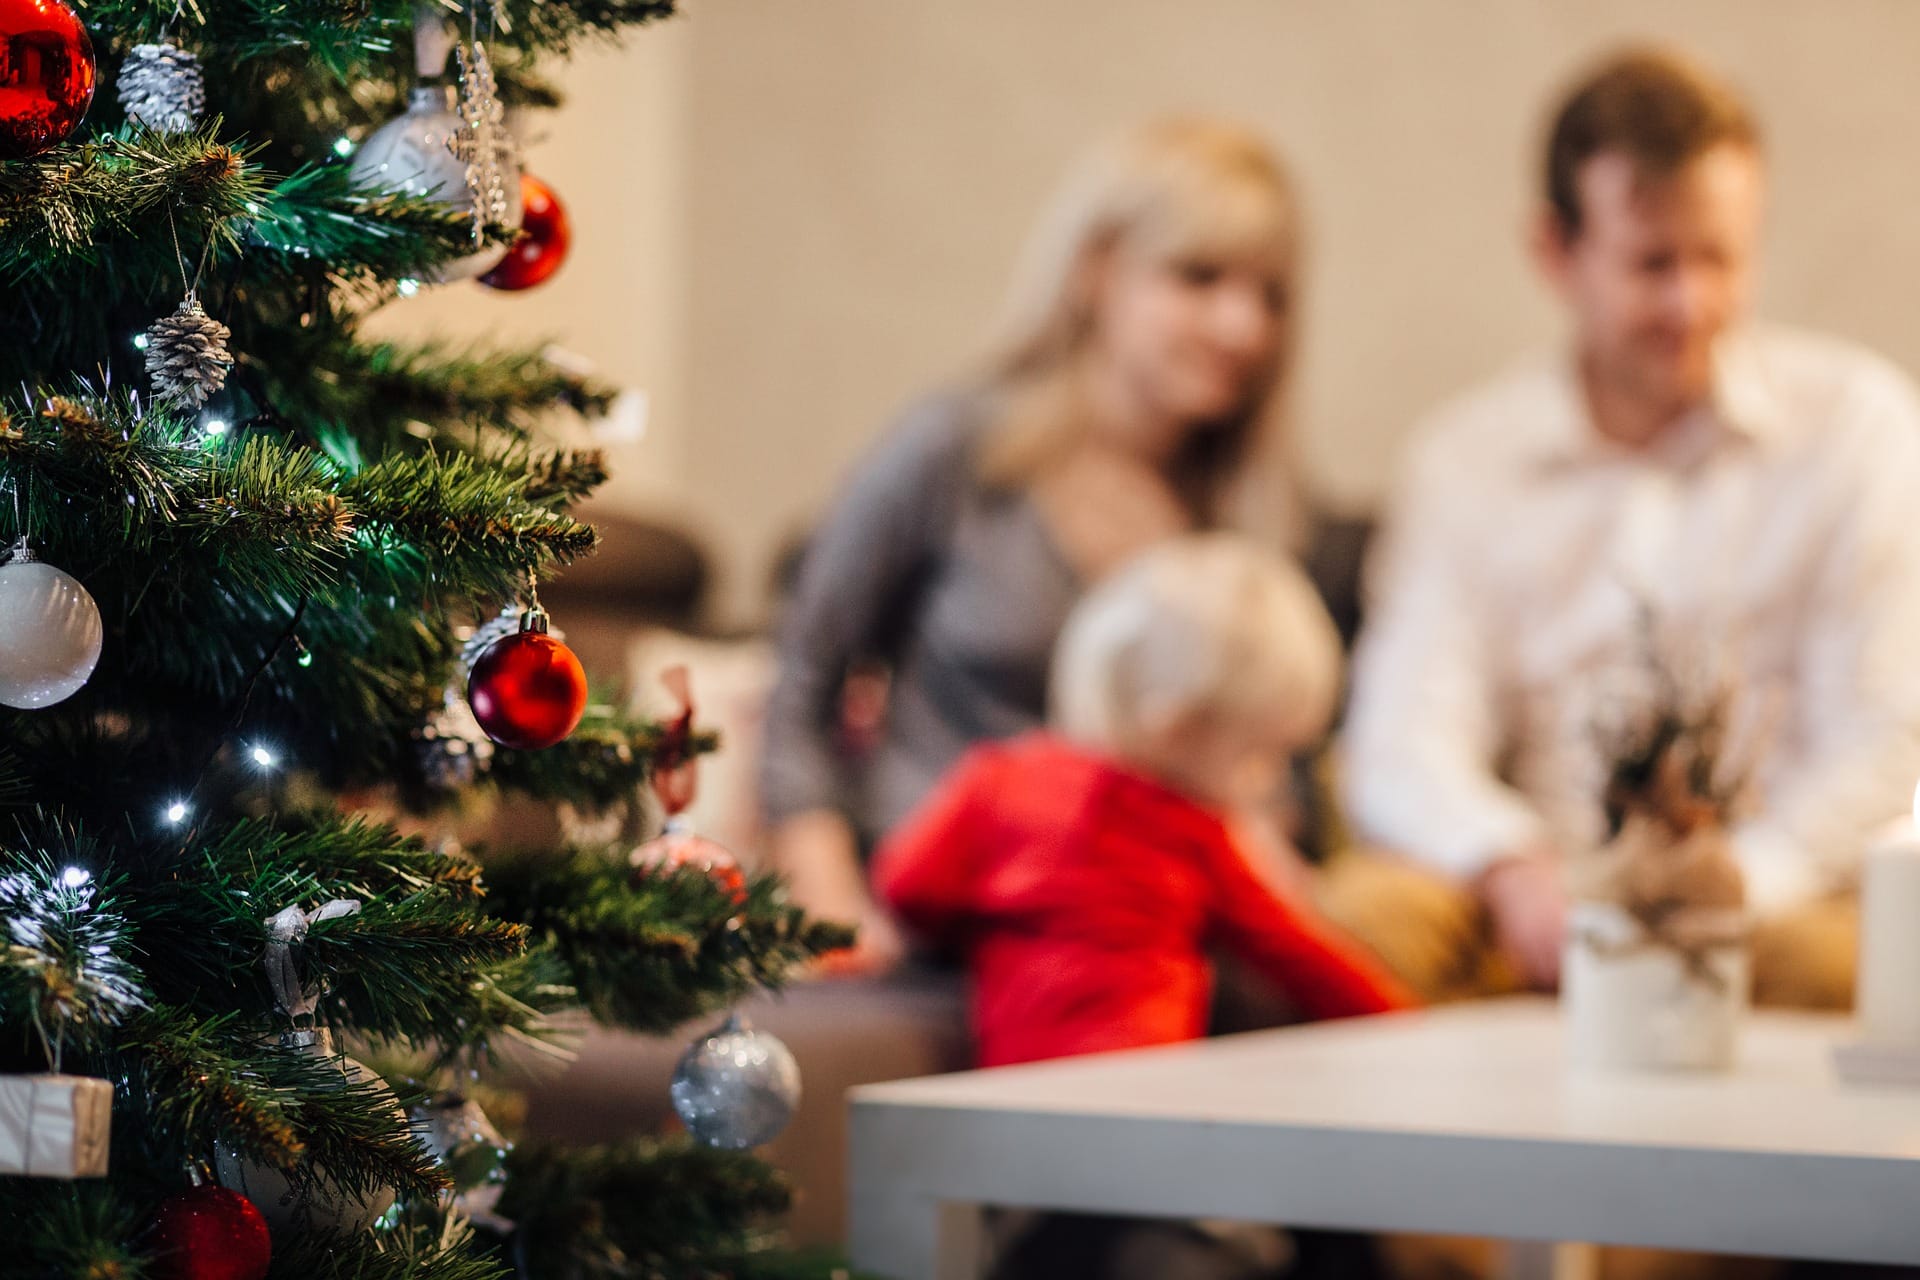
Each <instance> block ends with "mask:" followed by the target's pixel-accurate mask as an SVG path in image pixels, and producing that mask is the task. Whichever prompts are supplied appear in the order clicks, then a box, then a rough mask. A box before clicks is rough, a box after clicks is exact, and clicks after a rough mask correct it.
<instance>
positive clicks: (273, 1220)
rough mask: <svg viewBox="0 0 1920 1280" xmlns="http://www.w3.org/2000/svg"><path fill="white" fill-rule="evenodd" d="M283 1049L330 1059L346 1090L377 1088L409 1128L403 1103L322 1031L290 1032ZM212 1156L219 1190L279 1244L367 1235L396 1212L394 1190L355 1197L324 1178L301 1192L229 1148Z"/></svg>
mask: <svg viewBox="0 0 1920 1280" xmlns="http://www.w3.org/2000/svg"><path fill="white" fill-rule="evenodd" d="M280 1043H281V1044H282V1045H283V1046H285V1047H288V1048H297V1049H302V1050H305V1051H306V1052H308V1053H311V1054H313V1055H315V1056H316V1057H320V1058H324V1059H326V1060H327V1061H328V1062H330V1063H331V1064H333V1065H334V1066H335V1067H337V1068H338V1069H339V1071H340V1083H341V1085H342V1086H346V1085H357V1084H368V1083H372V1084H374V1085H376V1086H377V1087H378V1092H379V1093H380V1094H381V1095H383V1096H384V1097H385V1098H386V1103H385V1104H384V1105H385V1108H386V1109H387V1110H389V1111H391V1112H392V1113H393V1118H394V1122H395V1123H396V1124H399V1125H404V1124H405V1123H406V1122H407V1118H406V1114H405V1113H404V1112H402V1111H401V1110H400V1104H399V1102H398V1101H397V1100H395V1099H394V1097H393V1094H392V1093H391V1092H390V1091H389V1090H388V1089H387V1087H386V1085H385V1084H384V1083H382V1082H381V1080H380V1077H379V1076H377V1075H375V1074H374V1073H373V1072H371V1071H369V1070H367V1069H366V1068H365V1067H363V1066H361V1065H360V1064H359V1063H357V1062H355V1061H354V1060H353V1059H352V1058H349V1057H347V1056H346V1055H345V1054H342V1053H338V1052H336V1051H335V1050H334V1047H333V1037H332V1035H331V1034H330V1033H329V1032H328V1031H327V1030H326V1029H325V1028H324V1027H323V1028H321V1029H319V1030H317V1031H305V1030H301V1031H290V1032H288V1033H287V1034H286V1035H284V1036H282V1037H281V1039H280ZM214 1155H215V1160H214V1166H215V1170H214V1171H215V1173H216V1174H217V1175H218V1176H219V1179H220V1185H221V1186H223V1187H229V1188H231V1189H232V1190H235V1191H238V1192H239V1193H240V1194H241V1195H243V1196H245V1197H246V1198H247V1199H249V1200H251V1201H252V1202H253V1207H254V1208H256V1209H258V1210H259V1211H260V1216H261V1217H263V1218H265V1219H266V1220H267V1226H268V1228H269V1229H271V1230H272V1232H273V1234H274V1236H275V1237H276V1238H277V1239H284V1238H285V1237H286V1236H287V1235H288V1233H306V1232H312V1231H332V1232H336V1233H338V1234H341V1235H351V1234H354V1233H355V1232H360V1231H365V1230H366V1229H367V1228H369V1227H371V1226H372V1225H373V1224H374V1223H375V1222H376V1221H378V1220H379V1218H380V1216H381V1215H382V1214H384V1213H386V1212H387V1210H388V1209H390V1208H392V1207H393V1200H394V1193H393V1188H392V1187H370V1188H367V1189H365V1190H362V1191H360V1192H358V1193H354V1192H349V1191H346V1190H344V1189H342V1188H341V1187H339V1186H337V1185H335V1184H334V1183H333V1182H332V1181H330V1180H328V1179H326V1178H321V1179H319V1180H317V1181H316V1182H314V1183H313V1184H312V1186H311V1187H310V1188H307V1189H301V1188H297V1187H295V1186H294V1185H293V1182H292V1181H291V1180H290V1179H289V1178H288V1177H287V1175H286V1174H284V1173H282V1172H280V1170H278V1169H275V1168H274V1167H272V1166H271V1165H264V1164H259V1163H256V1162H255V1161H252V1160H247V1159H244V1158H243V1157H241V1156H240V1155H238V1154H237V1153H235V1152H232V1151H229V1150H227V1149H226V1148H225V1147H221V1148H219V1149H218V1150H217V1151H216V1152H215V1153H214Z"/></svg>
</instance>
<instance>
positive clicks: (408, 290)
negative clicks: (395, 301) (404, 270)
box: [393, 280, 420, 298]
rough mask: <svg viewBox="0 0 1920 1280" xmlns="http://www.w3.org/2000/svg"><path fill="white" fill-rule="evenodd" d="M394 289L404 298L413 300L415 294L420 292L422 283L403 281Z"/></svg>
mask: <svg viewBox="0 0 1920 1280" xmlns="http://www.w3.org/2000/svg"><path fill="white" fill-rule="evenodd" d="M393 287H394V289H395V290H396V291H397V292H398V293H399V294H400V296H401V297H403V298H411V297H412V296H413V295H414V294H416V293H418V292H420V282H419V281H418V280H402V281H400V283H398V284H396V285H394V286H393Z"/></svg>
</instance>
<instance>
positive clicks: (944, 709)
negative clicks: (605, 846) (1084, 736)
mask: <svg viewBox="0 0 1920 1280" xmlns="http://www.w3.org/2000/svg"><path fill="white" fill-rule="evenodd" d="M1297 231H1298V229H1297V219H1296V214H1295V207H1294V202H1293V198H1292V194H1291V191H1290V188H1289V184H1288V182H1287V178H1286V175H1285V172H1284V170H1283V169H1282V168H1281V166H1280V164H1279V162H1278V160H1277V159H1276V158H1275V157H1274V155H1273V153H1272V152H1271V151H1270V150H1269V149H1268V148H1267V146H1266V144H1265V143H1264V142H1263V141H1262V140H1261V139H1260V138H1259V137H1258V136H1257V135H1255V134H1253V133H1251V132H1249V131H1247V130H1244V129H1242V128H1239V127H1236V126H1233V125H1228V124H1223V123H1219V122H1214V121H1205V120H1175V121H1162V122H1157V123H1154V124H1150V125H1147V126H1145V127H1143V128H1140V129H1137V130H1135V131H1134V132H1132V133H1130V134H1128V135H1126V136H1124V137H1121V138H1118V139H1116V140H1114V141H1112V142H1111V143H1109V144H1108V145H1106V146H1104V147H1102V148H1101V149H1099V150H1098V151H1096V152H1094V153H1093V154H1091V155H1089V156H1088V157H1087V158H1086V160H1085V161H1084V162H1083V163H1082V164H1081V165H1080V166H1079V167H1078V168H1077V169H1076V170H1075V171H1074V172H1073V173H1072V174H1071V175H1070V176H1069V178H1068V180H1067V182H1066V183H1065V185H1064V186H1063V188H1062V189H1061V191H1060V192H1059V193H1058V195H1057V196H1056V198H1055V200H1054V202H1053V204H1052V206H1051V208H1050V210H1049V211H1048V212H1047V214H1046V215H1045V216H1044V217H1043V219H1042V220H1041V222H1040V224H1039V226H1038V227H1037V228H1036V230H1035V233H1034V236H1033V239H1032V241H1031V243H1030V245H1029V247H1028V252H1027V254H1026V257H1025V259H1024V261H1023V263H1022V265H1021V267H1020V270H1019V271H1018V273H1017V274H1016V276H1015V279H1014V282H1013V287H1012V290H1011V291H1010V295H1009V298H1008V302H1007V307H1006V316H1005V320H1004V322H1003V333H1002V338H1001V341H1000V342H999V343H998V344H997V345H996V347H995V348H994V351H995V354H994V355H993V356H992V357H991V358H990V359H989V360H988V361H987V362H986V363H985V366H984V369H983V371H982V372H981V373H979V374H978V375H976V376H975V377H973V378H972V379H970V380H968V381H967V382H965V383H964V384H963V385H961V386H960V387H959V388H958V389H954V390H949V391H946V392H943V393H941V394H937V395H934V396H931V397H929V398H927V399H926V400H924V401H922V402H921V403H919V404H917V405H915V406H913V407H912V408H910V409H909V410H908V411H907V412H906V413H905V414H904V415H903V417H902V419H901V420H900V421H899V422H898V423H896V424H895V425H894V427H893V428H892V429H891V430H890V431H889V432H888V433H887V435H886V437H885V438H884V439H883V440H882V442H881V443H880V445H879V447H878V448H877V449H875V450H874V452H873V453H872V454H871V455H870V456H869V457H868V458H867V459H866V460H865V461H864V462H863V463H862V464H861V466H860V467H859V468H858V469H857V471H856V473H855V475H854V476H853V478H852V480H851V482H850V483H849V484H848V486H847V487H846V489H845V491H844V492H843V493H842V494H841V495H840V498H839V500H838V502H837V504H836V505H835V506H834V507H833V509H832V510H831V511H830V513H829V514H828V516H827V519H826V521H825V523H824V524H823V525H822V527H821V529H820V530H819V532H818V534H817V535H816V537H815V539H814V541H813V542H812V544H811V546H810V548H809V550H808V553H807V555H806V558H805V561H804V563H803V565H802V568H801V572H800V576H799V581H798V583H797V585H796V587H795V590H794V592H793V595H792V597H791V599H790V600H789V602H788V605H787V610H786V614H785V617H784V619H783V625H782V629H781V636H780V673H779V678H778V682H777V685H776V688H775V691H774V695H773V698H772V702H771V705H770V707H769V713H768V724H767V736H766V742H765V754H764V760H765V764H764V773H763V778H762V793H763V794H762V799H763V803H764V807H765V811H766V817H767V820H768V822H769V824H770V826H771V829H772V835H773V852H774V857H775V862H776V866H777V867H778V868H779V869H780V870H781V871H783V872H784V873H785V874H786V875H787V877H788V879H789V882H790V885H791V888H792V893H793V896H794V898H795V899H796V901H798V902H799V903H800V904H801V905H803V906H805V907H806V908H808V909H809V910H810V911H811V912H813V913H814V914H816V915H819V916H822V917H825V918H828V919H838V920H846V921H850V922H853V923H856V924H858V925H859V926H860V943H859V946H858V947H857V948H856V949H855V950H854V951H853V952H852V953H850V954H849V955H848V956H847V957H845V962H844V963H843V964H842V965H841V966H840V967H841V968H842V969H844V970H851V971H856V972H878V971H882V970H885V969H887V968H889V967H891V966H892V965H893V964H895V963H896V962H897V961H898V960H899V959H900V958H901V957H902V955H903V954H904V945H903V943H902V940H901V937H900V934H899V932H898V930H897V929H896V927H895V926H894V925H893V923H892V921H891V920H889V919H888V918H887V916H886V915H885V913H884V912H882V911H881V910H880V909H879V908H878V907H876V906H875V904H874V900H873V897H872V895H871V894H870V892H869V891H868V887H867V881H866V875H865V871H864V866H863V851H865V850H868V849H870V848H872V845H873V842H874V841H875V840H876V839H877V838H878V837H879V836H881V835H882V834H884V833H885V832H886V831H887V830H888V829H889V828H890V827H891V826H892V825H893V824H894V823H896V822H897V821H898V820H899V819H901V818H902V817H904V816H905V815H906V814H907V813H908V812H909V811H910V810H911V809H912V808H913V807H914V806H915V805H916V804H917V803H918V802H919V801H920V800H921V798H922V797H923V796H924V795H925V794H926V793H927V792H928V791H929V790H930V789H931V788H932V786H933V785H934V783H935V782H936V781H937V780H938V779H939V778H940V776H941V775H942V774H943V773H944V772H946V770H947V769H948V767H949V766H951V765H952V764H953V763H954V762H955V761H956V760H957V759H958V758H959V756H960V755H961V754H962V753H963V752H964V751H965V750H966V748H967V747H968V746H970V745H971V744H973V743H975V742H978V741H981V740H983V739H992V738H1004V737H1010V736H1012V735H1014V734H1017V733H1020V732H1023V731H1025V730H1029V729H1032V728H1035V727H1036V726H1038V725H1039V724H1040V723H1041V722H1042V720H1043V718H1044V715H1045V709H1046V702H1047V670H1048V662H1049V658H1050V655H1051V653H1052V650H1053V644H1054V640H1055V637H1056V636H1057V634H1058V633H1059V630H1060V627H1061V625H1062V623H1063V622H1064V620H1065V618H1066V615H1067V612H1068V610H1069V609H1070V608H1071V607H1072V605H1073V604H1074V602H1075V600H1076V599H1077V598H1078V597H1079V595H1080V594H1081V592H1082V590H1083V589H1084V588H1085V587H1086V586H1088V585H1089V584H1091V583H1093V582H1095V581H1097V580H1098V579H1100V578H1101V577H1102V576H1103V575H1105V574H1106V573H1107V572H1108V571H1109V570H1111V569H1113V568H1115V567H1117V566H1118V565H1119V564H1121V563H1122V562H1123V561H1125V560H1127V559H1128V558H1130V557H1131V556H1132V555H1134V554H1135V553H1136V552H1138V551H1140V550H1142V549H1143V548H1145V547H1146V546H1148V545H1149V544H1152V543H1154V542H1157V541H1159V540H1160V539H1163V538H1167V537H1170V536H1172V535H1175V534H1179V533H1184V532H1188V531H1192V530H1197V529H1212V528H1221V527H1234V528H1238V529H1241V530H1243V531H1248V532H1252V533H1255V534H1257V535H1262V536H1265V537H1267V538H1268V539H1269V540H1271V541H1274V542H1276V543H1285V542H1289V541H1291V540H1292V538H1293V536H1294V534H1295V532H1296V529H1297V527H1298V524H1299V515H1300V513H1299V504H1298V502H1297V501H1296V499H1295V494H1294V489H1293V486H1292V484H1291V475H1290V471H1289V469H1288V468H1287V467H1286V465H1285V461H1286V460H1285V449H1284V444H1285V441H1284V433H1283V431H1282V430H1281V414H1280V407H1281V400H1282V398H1283V392H1284V391H1285V389H1286V383H1287V375H1288V371H1289V355H1290V353H1291V351H1292V349H1293V345H1294V343H1293V338H1294V333H1293V328H1294V325H1293V319H1294V293H1295V287H1294V285H1295V271H1296V259H1297ZM876 664H877V665H879V666H883V667H884V668H885V669H886V670H887V671H888V672H889V673H890V684H889V689H888V694H887V705H886V712H885V719H884V722H883V724H882V727H881V731H880V733H879V740H878V743H877V745H876V746H875V748H874V750H873V751H872V752H871V753H870V757H869V758H868V760H867V761H866V762H865V766H864V767H863V768H857V769H856V768H855V767H854V765H853V764H852V763H851V762H850V759H849V755H848V753H847V752H845V751H844V750H842V744H841V743H839V742H838V741H836V729H837V726H838V725H839V724H840V722H841V708H842V706H843V691H844V688H845V685H846V681H847V677H848V675H849V673H850V672H854V671H856V670H871V669H873V667H874V666H875V665H876Z"/></svg>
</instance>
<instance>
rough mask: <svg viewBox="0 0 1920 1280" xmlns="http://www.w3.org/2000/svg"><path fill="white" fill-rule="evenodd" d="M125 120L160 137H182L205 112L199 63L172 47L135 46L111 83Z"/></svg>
mask: <svg viewBox="0 0 1920 1280" xmlns="http://www.w3.org/2000/svg"><path fill="white" fill-rule="evenodd" d="M114 87H115V88H116V89H118V90H119V93H120V108H121V110H123V111H125V112H126V113H127V119H129V120H132V121H134V122H135V123H136V124H144V125H146V126H147V127H148V128H150V129H158V130H160V131H161V132H163V133H184V132H186V131H187V130H188V129H191V128H193V127H194V126H195V125H197V124H199V123H200V117H201V116H203V115H205V114H206V110H207V85H206V78H205V77H204V76H202V75H201V73H200V59H198V58H196V57H194V56H193V55H192V54H190V53H188V52H187V51H186V50H185V49H182V48H180V47H179V46H177V45H171V44H137V45H135V46H133V52H132V53H129V54H128V55H127V60H126V61H125V62H123V63H121V64H120V78H119V79H118V80H117V81H115V82H114Z"/></svg>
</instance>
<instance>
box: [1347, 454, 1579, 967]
mask: <svg viewBox="0 0 1920 1280" xmlns="http://www.w3.org/2000/svg"><path fill="white" fill-rule="evenodd" d="M1475 461H1476V460H1473V459H1462V458H1458V457H1450V456H1448V454H1447V453H1446V451H1445V450H1444V448H1443V447H1438V446H1436V444H1435V443H1434V442H1433V441H1432V440H1431V439H1428V440H1426V441H1423V442H1422V446H1421V447H1419V448H1418V449H1416V452H1415V454H1414V457H1413V460H1412V463H1411V465H1409V467H1408V468H1407V471H1406V473H1405V476H1404V477H1403V480H1402V484H1401V488H1400V493H1399V496H1398V498H1397V500H1396V501H1395V502H1394V503H1393V504H1392V507H1391V509H1390V512H1389V517H1388V527H1387V530H1386V532H1385V535H1384V537H1383V541H1382V546H1381V548H1380V549H1379V551H1378V552H1377V553H1376V555H1375V557H1374V561H1373V564H1372V565H1371V566H1370V569H1371V572H1372V575H1373V576H1372V581H1371V582H1370V584H1369V585H1370V588H1371V592H1370V595H1371V601H1370V605H1369V613H1368V617H1367V621H1366V626H1365V629H1364V631H1363V632H1362V634H1361V639H1360V646H1359V652H1358V654H1357V655H1356V658H1355V662H1354V689H1353V700H1352V705H1351V708H1350V710H1349V713H1348V721H1347V729H1346V759H1345V780H1346V793H1347V802H1348V805H1349V806H1350V808H1351V809H1352V812H1353V817H1354V822H1355V825H1356V826H1357V827H1358V828H1359V830H1360V832H1361V833H1362V834H1363V835H1364V836H1366V837H1367V838H1368V839H1370V840H1373V841H1375V842H1378V843H1380V844H1383V845H1385V846H1387V847H1389V848H1392V849H1395V850H1398V851H1400V852H1402V853H1405V854H1408V855H1410V856H1412V857H1414V858H1416V859H1418V860H1420V861H1422V862H1425V863H1427V864H1428V865H1429V866H1431V867H1433V868H1434V869H1435V870H1437V871H1440V872H1442V873H1444V874H1447V875H1450V876H1452V877H1455V878H1457V879H1459V880H1461V881H1463V882H1465V883H1466V884H1467V885H1468V886H1469V887H1470V888H1471V889H1472V890H1473V891H1474V892H1475V893H1476V894H1478V895H1479V896H1480V897H1481V898H1483V899H1484V901H1485V902H1486V903H1487V906H1488V908H1489V910H1490V912H1491V913H1492V916H1493V921H1494V925H1495V928H1496V932H1497V933H1498V935H1499V938H1500V941H1501V944H1502V945H1503V947H1504V948H1505V949H1506V950H1507V951H1508V952H1509V953H1511V954H1512V955H1513V957H1514V958H1515V960H1516V961H1518V963H1519V965H1520V967H1521V969H1522V971H1523V972H1524V973H1525V974H1526V976H1527V978H1528V981H1529V982H1530V983H1531V985H1533V986H1535V987H1538V988H1542V989H1551V988H1552V987H1554V986H1556V985H1558V982H1559V975H1560V948H1561V942H1562V938H1563V935H1564V932H1565V917H1566V904H1565V898H1564V894H1563V891H1562V889H1561V882H1560V868H1559V863H1558V858H1557V857H1556V855H1555V851H1554V850H1553V849H1552V848H1551V847H1550V846H1549V845H1548V844H1547V841H1546V836H1545V831H1544V827H1543V824H1542V823H1541V820H1540V818H1539V815H1538V814H1537V813H1536V812H1535V810H1534V808H1533V806H1532V805H1531V804H1529V803H1528V802H1527V800H1526V799H1525V797H1523V796H1522V795H1521V794H1520V793H1519V792H1518V791H1516V790H1515V789H1514V788H1512V787H1510V786H1508V785H1507V784H1506V783H1505V782H1503V781H1502V780H1501V779H1500V777H1499V776H1498V774H1497V773H1496V772H1495V769H1494V759H1495V755H1496V752H1497V751H1498V750H1499V745H1500V740H1501V732H1500V725H1499V722H1498V714H1499V709H1498V705H1497V697H1498V693H1497V690H1496V688H1495V681H1494V677H1493V666H1492V664H1493V661H1494V659H1493V655H1492V654H1491V652H1490V651H1489V645H1488V635H1489V632H1490V628H1491V627H1492V626H1493V625H1494V618H1493V613H1494V609H1495V605H1496V604H1497V601H1496V600H1494V599H1493V598H1491V597H1490V596H1489V595H1488V594H1487V587H1486V584H1485V583H1484V582H1483V581H1480V580H1476V579H1475V578H1474V576H1473V575H1471V574H1470V573H1468V572H1467V571H1466V566H1468V565H1470V564H1471V563H1472V559H1473V557H1474V556H1475V555H1476V554H1478V553H1480V552H1482V551H1483V550H1484V549H1482V548H1478V547H1476V546H1474V545H1473V539H1472V537H1471V525H1470V523H1469V522H1468V521H1467V519H1466V518H1465V517H1467V516H1469V515H1470V514H1472V513H1473V512H1474V511H1475V509H1476V504H1478V503H1479V502H1480V501H1481V500H1482V497H1483V494H1482V490H1483V488H1484V478H1483V477H1482V476H1481V475H1480V474H1478V473H1476V472H1475V471H1474V470H1473V464H1474V463H1475Z"/></svg>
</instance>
